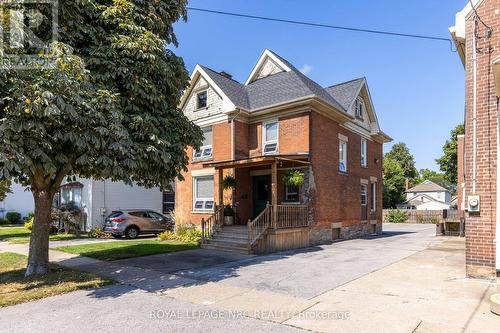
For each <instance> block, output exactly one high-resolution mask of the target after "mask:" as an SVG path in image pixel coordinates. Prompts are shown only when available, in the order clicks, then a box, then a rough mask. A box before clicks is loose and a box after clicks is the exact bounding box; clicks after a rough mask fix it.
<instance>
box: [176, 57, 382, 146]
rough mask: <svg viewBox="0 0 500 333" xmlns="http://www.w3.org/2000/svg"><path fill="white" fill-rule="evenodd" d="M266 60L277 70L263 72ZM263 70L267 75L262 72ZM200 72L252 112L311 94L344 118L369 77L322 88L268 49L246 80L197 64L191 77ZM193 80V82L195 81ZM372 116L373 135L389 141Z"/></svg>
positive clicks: (240, 107) (311, 96) (347, 116)
mask: <svg viewBox="0 0 500 333" xmlns="http://www.w3.org/2000/svg"><path fill="white" fill-rule="evenodd" d="M266 61H270V62H272V64H271V66H275V68H274V70H270V71H269V72H268V73H266V72H261V71H262V70H263V68H264V67H265V66H266ZM267 65H269V63H267ZM262 73H264V75H261V74H262ZM199 75H204V76H207V77H208V80H209V81H211V82H213V84H215V86H216V87H214V88H216V90H218V92H219V94H220V95H223V96H225V97H227V99H228V103H229V104H230V105H231V104H232V106H234V107H235V108H239V109H242V110H245V111H247V112H249V113H252V112H255V111H259V110H262V109H266V108H270V107H273V106H278V105H280V104H285V103H291V102H294V101H297V100H300V99H308V98H311V99H316V100H319V101H320V103H321V104H324V105H325V106H329V107H330V108H333V109H334V110H335V112H336V113H337V114H338V115H340V116H341V117H342V118H343V119H344V120H345V121H347V120H349V119H354V116H353V115H351V114H349V111H348V110H349V108H350V106H351V104H352V103H353V102H354V99H355V98H356V97H357V96H358V94H359V93H360V91H361V88H362V87H363V84H364V85H365V87H367V85H366V79H365V78H359V79H355V80H351V81H348V82H344V83H341V84H337V85H334V86H331V87H328V88H323V87H322V86H320V85H319V84H318V83H316V82H315V81H313V80H311V79H310V78H308V77H307V76H306V75H304V74H303V73H302V72H301V71H300V70H299V69H297V68H296V67H295V66H293V65H292V64H291V63H290V62H288V61H287V60H286V59H284V58H282V57H280V56H279V55H277V54H276V53H274V52H272V51H270V50H268V49H266V50H265V51H264V53H263V54H262V56H261V57H260V59H259V61H258V62H257V64H256V65H255V66H254V68H253V70H252V72H251V74H250V76H249V78H248V79H247V81H246V83H245V84H242V83H240V82H238V81H236V80H233V79H232V78H228V77H227V76H225V75H222V74H221V73H220V72H217V71H215V70H212V69H210V68H208V67H206V66H201V65H197V66H196V68H195V71H194V72H193V74H192V76H191V79H192V80H196V79H197V78H198V77H199ZM192 83H193V84H194V82H192ZM190 89H192V88H190ZM366 89H368V88H366ZM189 92H190V90H188V91H187V92H186V93H185V95H184V96H187V95H189ZM368 94H369V93H368ZM186 98H187V97H185V98H183V102H185V101H186ZM370 103H371V102H370ZM182 105H183V104H182V103H181V106H182ZM373 117H374V120H372V125H373V124H375V131H373V130H372V135H375V136H377V137H378V138H379V139H380V140H383V141H384V142H388V141H390V140H391V139H390V138H389V137H388V136H387V135H386V134H385V133H383V132H382V131H380V129H379V128H378V122H377V121H376V116H375V113H373Z"/></svg>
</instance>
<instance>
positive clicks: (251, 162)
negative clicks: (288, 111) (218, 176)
mask: <svg viewBox="0 0 500 333" xmlns="http://www.w3.org/2000/svg"><path fill="white" fill-rule="evenodd" d="M280 161H283V162H296V163H300V164H305V165H309V164H310V163H309V154H301V155H268V156H258V157H250V158H244V159H238V160H227V161H219V162H210V163H204V164H203V167H204V168H215V169H233V168H235V169H236V168H250V167H254V166H260V165H272V164H273V163H276V162H280Z"/></svg>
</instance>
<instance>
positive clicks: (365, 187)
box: [360, 184, 368, 207]
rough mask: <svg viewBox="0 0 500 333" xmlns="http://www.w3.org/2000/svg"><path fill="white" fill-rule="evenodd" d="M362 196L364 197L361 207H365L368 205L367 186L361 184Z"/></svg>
mask: <svg viewBox="0 0 500 333" xmlns="http://www.w3.org/2000/svg"><path fill="white" fill-rule="evenodd" d="M363 194H364V197H365V203H363V201H361V206H362V207H366V206H367V205H368V186H367V184H361V195H363ZM360 199H361V198H360Z"/></svg>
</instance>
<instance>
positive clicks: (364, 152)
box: [361, 139, 367, 167]
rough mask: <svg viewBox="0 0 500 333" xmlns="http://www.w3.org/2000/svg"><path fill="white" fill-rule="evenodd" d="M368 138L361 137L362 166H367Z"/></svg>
mask: <svg viewBox="0 0 500 333" xmlns="http://www.w3.org/2000/svg"><path fill="white" fill-rule="evenodd" d="M366 162H367V161H366V139H361V166H362V167H366V165H367V163H366Z"/></svg>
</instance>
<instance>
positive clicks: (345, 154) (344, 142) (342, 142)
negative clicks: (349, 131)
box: [338, 139, 348, 173]
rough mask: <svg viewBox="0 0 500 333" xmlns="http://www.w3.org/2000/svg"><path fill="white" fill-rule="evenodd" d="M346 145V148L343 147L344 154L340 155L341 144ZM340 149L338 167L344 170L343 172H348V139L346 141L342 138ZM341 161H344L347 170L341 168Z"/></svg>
mask: <svg viewBox="0 0 500 333" xmlns="http://www.w3.org/2000/svg"><path fill="white" fill-rule="evenodd" d="M342 144H343V145H344V147H345V148H344V149H342V155H343V156H340V146H341V145H342ZM338 150H339V165H338V169H339V171H340V172H343V173H347V171H348V168H347V141H344V140H342V139H340V140H339V147H338ZM341 162H344V168H345V170H341V169H340V163H341Z"/></svg>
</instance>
